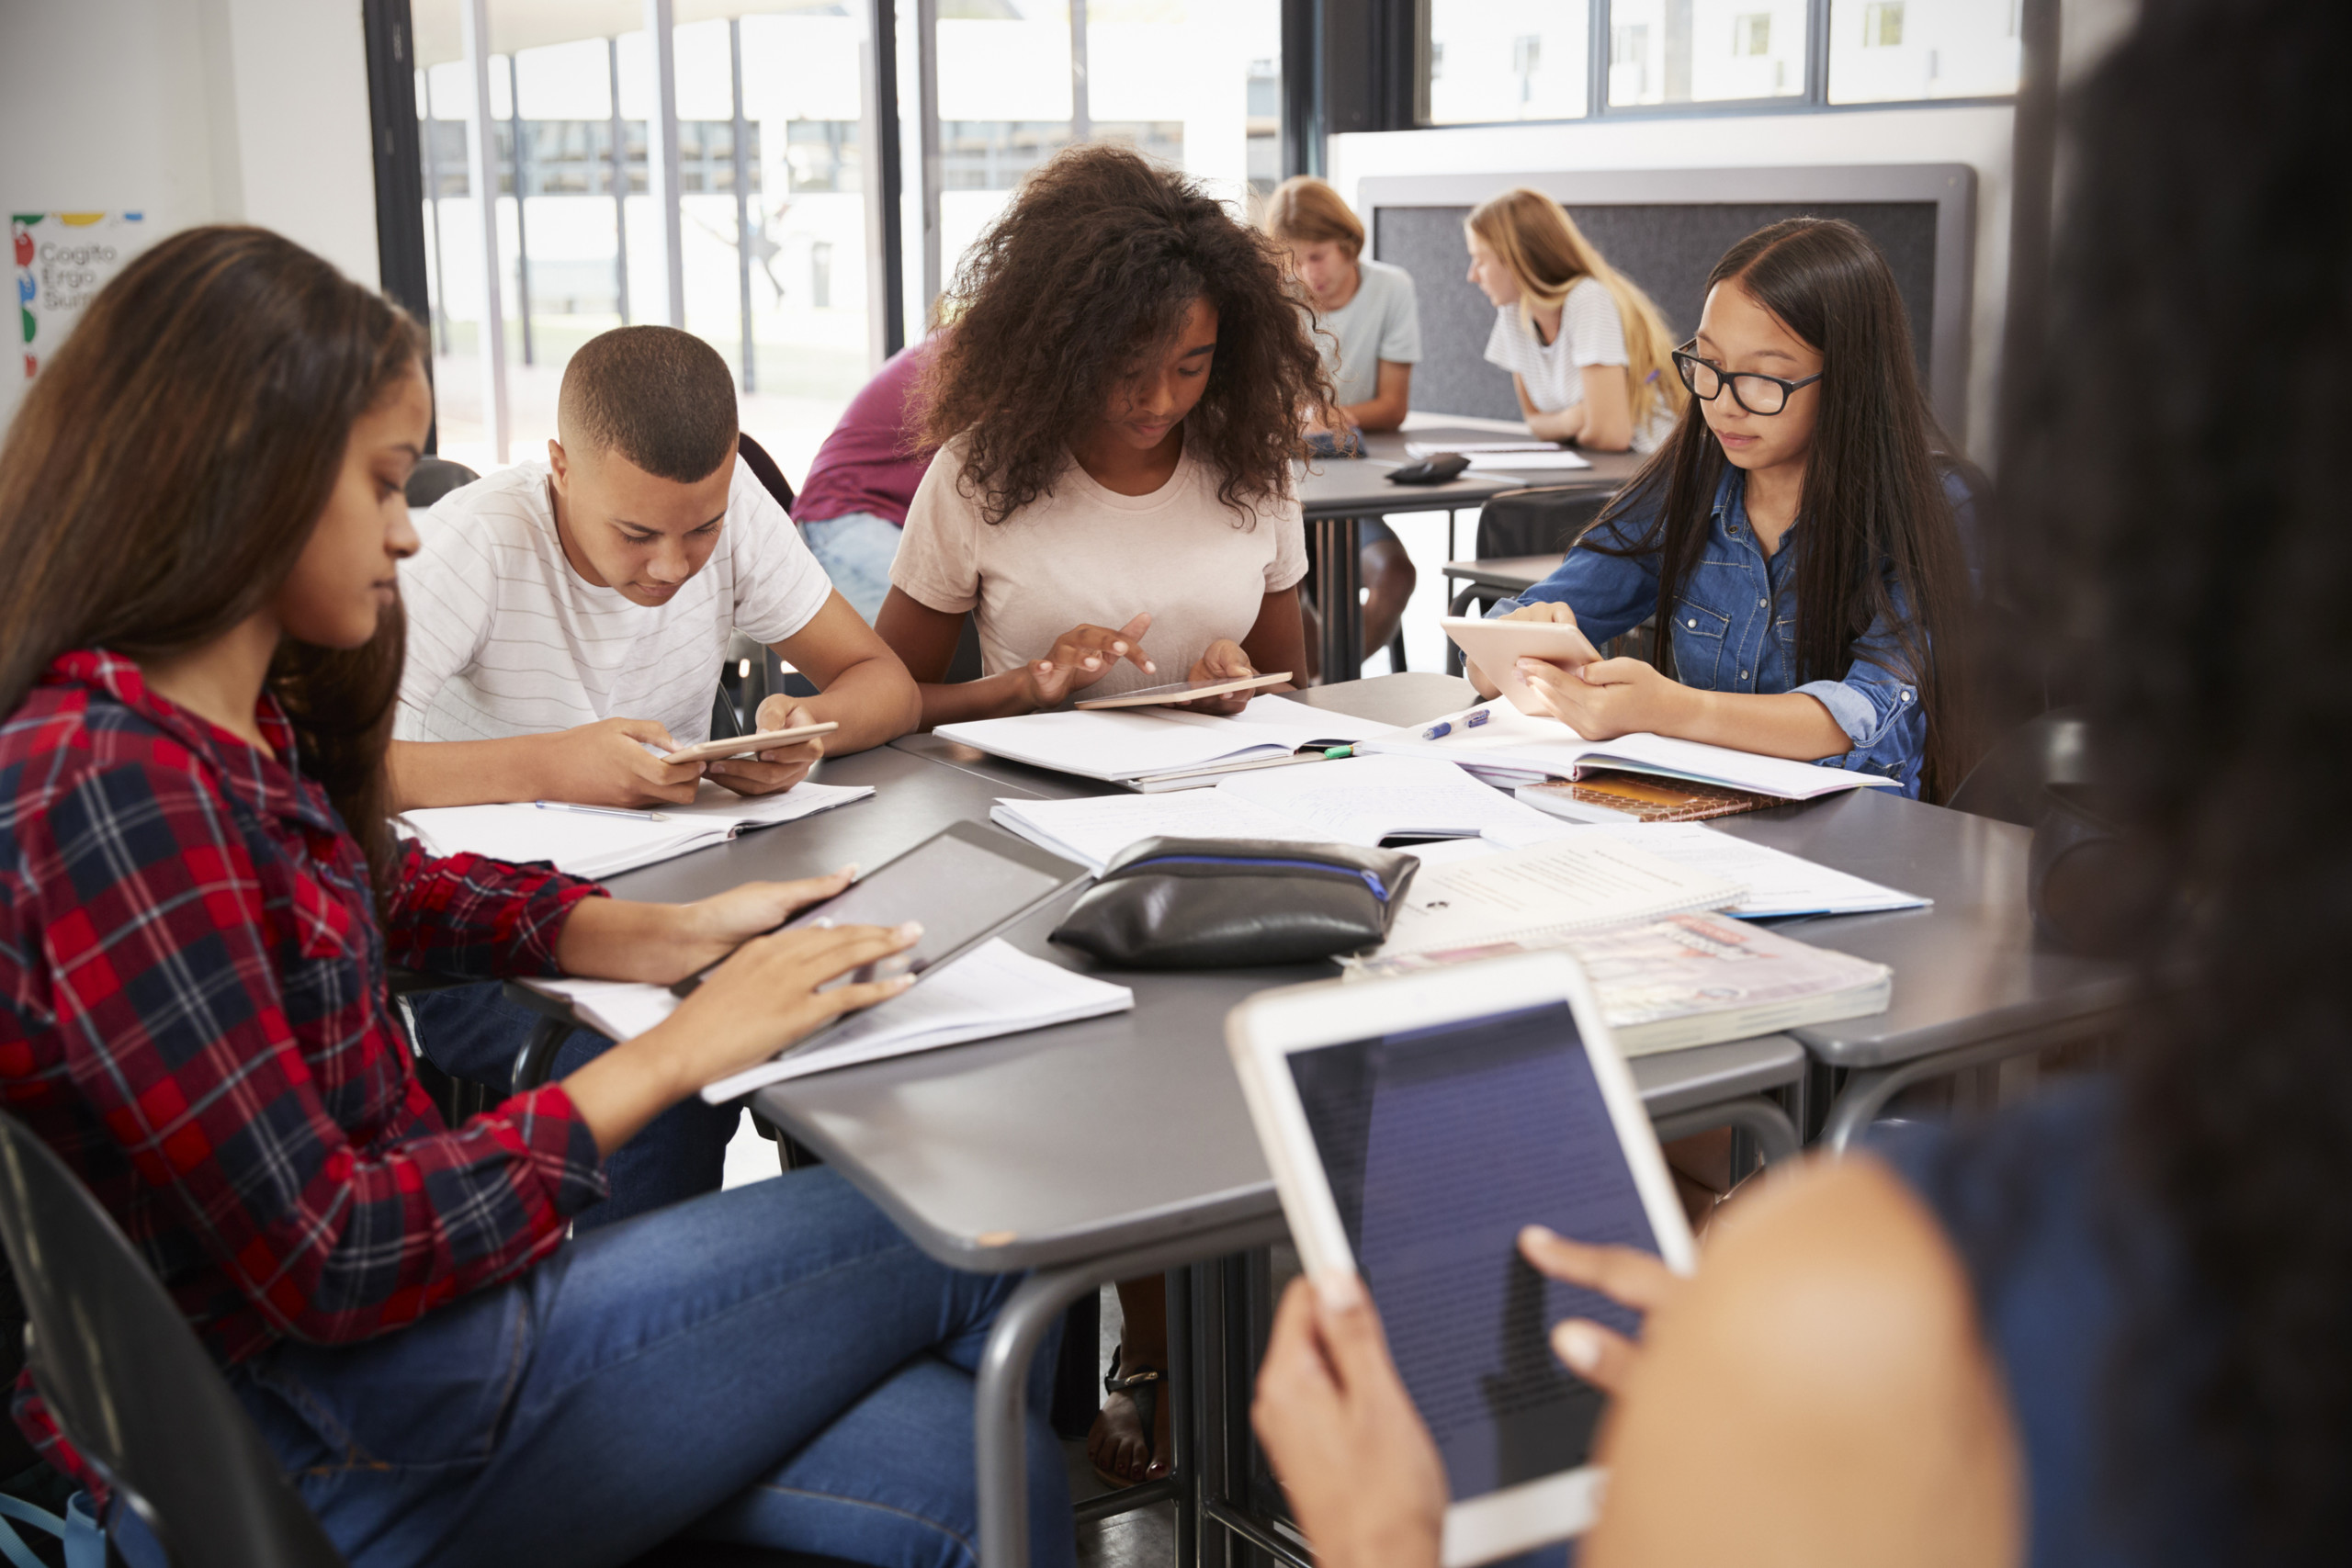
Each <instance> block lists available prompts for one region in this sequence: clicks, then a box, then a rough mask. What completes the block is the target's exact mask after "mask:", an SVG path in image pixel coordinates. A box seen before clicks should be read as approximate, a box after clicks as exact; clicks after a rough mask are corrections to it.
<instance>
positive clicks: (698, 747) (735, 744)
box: [662, 718, 841, 764]
mask: <svg viewBox="0 0 2352 1568" xmlns="http://www.w3.org/2000/svg"><path fill="white" fill-rule="evenodd" d="M839 728H841V726H840V725H839V724H837V723H835V722H834V721H833V720H831V719H830V718H829V719H827V720H825V721H824V722H823V723H821V724H804V725H800V726H798V727H797V728H792V729H763V730H761V731H760V732H759V733H758V734H757V735H736V736H730V737H729V738H728V739H724V740H704V741H700V742H698V743H696V744H695V745H692V746H681V747H679V748H678V749H677V750H675V751H670V752H665V753H664V754H663V755H662V761H664V762H669V763H672V764H675V763H678V762H715V761H718V759H719V758H721V757H756V756H758V755H759V754H760V753H761V752H763V751H772V750H775V749H776V748H777V747H779V746H790V745H792V744H794V743H795V742H796V741H801V740H806V739H809V737H810V736H812V735H831V733H832V732H833V731H834V730H836V729H839Z"/></svg>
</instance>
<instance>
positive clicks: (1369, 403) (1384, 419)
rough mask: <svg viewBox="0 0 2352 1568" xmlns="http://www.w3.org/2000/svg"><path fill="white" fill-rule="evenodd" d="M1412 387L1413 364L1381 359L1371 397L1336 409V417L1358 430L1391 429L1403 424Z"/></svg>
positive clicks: (1410, 400) (1410, 398) (1409, 402)
mask: <svg viewBox="0 0 2352 1568" xmlns="http://www.w3.org/2000/svg"><path fill="white" fill-rule="evenodd" d="M1412 388H1413V367H1411V366H1409V365H1399V364H1398V363H1397V361H1395V360H1393V359H1384V360H1382V361H1381V362H1380V381H1379V384H1378V386H1377V387H1375V388H1374V391H1373V394H1372V397H1371V398H1370V399H1369V400H1366V401H1364V402H1361V403H1350V404H1348V405H1347V406H1345V407H1344V408H1342V409H1340V418H1341V419H1344V420H1346V421H1347V422H1348V423H1350V424H1352V425H1354V426H1355V427H1356V428H1357V429H1358V430H1364V431H1383V430H1394V429H1396V428H1397V426H1398V425H1401V424H1403V423H1405V415H1406V413H1407V412H1408V409H1409V407H1410V404H1411V402H1412Z"/></svg>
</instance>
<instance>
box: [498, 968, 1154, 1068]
mask: <svg viewBox="0 0 2352 1568" xmlns="http://www.w3.org/2000/svg"><path fill="white" fill-rule="evenodd" d="M523 984H525V985H526V986H528V987H531V988H532V989H533V990H535V991H539V992H542V993H544V994H546V995H548V996H551V997H560V998H563V999H564V1000H566V1001H568V1002H570V1003H571V1010H572V1012H573V1013H574V1014H575V1015H576V1016H577V1017H578V1018H579V1019H580V1021H582V1022H583V1023H585V1024H586V1025H588V1027H589V1028H591V1029H594V1030H595V1031H596V1032H599V1033H601V1034H604V1035H606V1036H609V1037H610V1038H612V1039H615V1040H633V1039H635V1038H636V1037H637V1036H639V1035H640V1034H642V1033H644V1032H646V1031H647V1030H649V1029H651V1028H652V1027H653V1026H654V1025H655V1024H657V1023H660V1022H661V1021H662V1020H663V1019H666V1018H668V1017H669V1016H670V1015H671V1014H672V1013H673V1012H674V1011H676V1010H677V1008H678V998H677V997H676V996H675V995H673V993H672V992H671V990H670V988H669V987H667V986H650V985H642V984H639V983H637V982H634V981H628V980H571V979H563V980H526V981H524V982H523ZM1135 1005H1136V994H1135V993H1134V992H1133V991H1131V990H1129V989H1127V987H1125V986H1114V985H1112V984H1110V983H1109V982H1108V981H1105V980H1097V979H1095V978H1093V977H1092V976H1087V975H1080V974H1079V973H1077V972H1076V971H1074V970H1069V969H1065V968H1063V967H1062V966H1061V965H1060V964H1054V963H1050V962H1048V961H1047V960H1046V959H1043V958H1035V957H1032V956H1031V955H1030V954H1028V953H1023V952H1022V951H1021V950H1020V949H1019V948H1017V947H1014V946H1013V945H1012V943H1010V942H1005V941H1003V940H1002V939H999V940H997V941H995V942H984V943H982V944H981V945H980V946H978V947H976V948H974V949H973V950H972V951H971V952H969V953H966V954H965V955H964V956H963V957H961V958H959V959H957V960H956V962H955V963H954V964H950V965H948V967H947V968H945V969H944V970H942V971H941V972H940V973H939V974H937V975H936V976H933V977H932V978H931V979H929V980H927V981H926V982H924V983H923V984H922V985H921V986H918V987H915V988H914V989H913V990H911V991H909V992H907V993H906V995H904V996H901V997H894V998H891V999H890V1000H888V1001H887V1002H884V1003H883V1004H882V1005H881V1006H879V1007H876V1008H871V1009H868V1010H866V1011H865V1012H863V1013H859V1014H857V1015H856V1016H854V1017H853V1018H851V1019H850V1020H849V1021H847V1022H845V1023H844V1024H842V1026H841V1028H839V1029H838V1030H835V1031H833V1032H831V1033H829V1034H827V1035H826V1037H825V1043H823V1044H822V1045H818V1046H813V1047H811V1048H809V1050H806V1051H795V1050H792V1049H790V1048H786V1050H785V1052H784V1053H783V1054H782V1055H778V1056H776V1057H775V1059H774V1060H772V1061H766V1062H763V1063H761V1064H760V1065H759V1066H755V1067H747V1068H745V1069H744V1070H743V1071H741V1072H740V1073H736V1074H734V1075H732V1076H731V1077H724V1078H721V1079H719V1080H718V1082H717V1083H714V1084H710V1085H707V1086H706V1087H705V1088H704V1089H703V1091H702V1097H703V1099H705V1100H708V1101H709V1102H710V1103H711V1104H713V1105H720V1104H724V1103H725V1102H726V1101H728V1100H734V1099H737V1098H739V1097H741V1096H742V1095H746V1094H749V1093H751V1092H752V1090H753V1089H759V1088H761V1087H762V1086H763V1085H766V1084H772V1083H782V1082H783V1081H784V1080H785V1079H786V1078H798V1077H808V1076H809V1074H811V1073H822V1072H830V1071H831V1070H832V1069H833V1068H835V1067H848V1066H855V1065H857V1064H858V1063H860V1062H878V1061H880V1060H881V1059H882V1058H884V1057H886V1056H904V1055H912V1054H913V1053H915V1052H917V1051H931V1050H935V1049H937V1048H938V1047H940V1046H942V1045H960V1044H962V1043H965V1042H966V1041H967V1040H987V1039H989V1038H992V1037H993V1036H996V1035H999V1034H1017V1033H1019V1032H1022V1031H1023V1030H1029V1029H1043V1028H1046V1026H1047V1025H1049V1024H1056V1023H1068V1022H1070V1021H1073V1020H1076V1019H1081V1018H1096V1017H1100V1016H1101V1015H1103V1014H1104V1013H1113V1012H1125V1011H1126V1010H1128V1009H1129V1008H1132V1007H1133V1006H1135Z"/></svg>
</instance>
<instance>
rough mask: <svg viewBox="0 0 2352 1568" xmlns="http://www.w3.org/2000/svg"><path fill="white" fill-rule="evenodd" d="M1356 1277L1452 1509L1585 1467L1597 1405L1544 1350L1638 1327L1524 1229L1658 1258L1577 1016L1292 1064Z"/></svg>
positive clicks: (1410, 1037)
mask: <svg viewBox="0 0 2352 1568" xmlns="http://www.w3.org/2000/svg"><path fill="white" fill-rule="evenodd" d="M1287 1059H1288V1062H1289V1064H1290V1071H1291V1075H1292V1080H1293V1082H1294V1083H1295V1084H1296V1086H1297V1088H1298V1096H1299V1100H1300V1101H1301V1102H1302V1103H1303V1105H1304V1106H1305V1109H1306V1122H1307V1125H1308V1127H1309V1128H1310V1129H1311V1130H1312V1131H1313V1134H1314V1136H1315V1147H1316V1153H1317V1156H1318V1157H1319V1159H1320V1162H1321V1164H1322V1167H1323V1170H1324V1174H1325V1176H1326V1177H1327V1178H1328V1179H1329V1182H1330V1187H1331V1195H1332V1197H1333V1199H1334V1200H1335V1201H1337V1204H1338V1207H1339V1211H1340V1223H1341V1224H1343V1225H1344V1227H1345V1228H1346V1230H1347V1235H1348V1244H1349V1246H1350V1247H1351V1248H1352V1249H1353V1250H1354V1253H1355V1258H1356V1267H1357V1269H1358V1270H1359V1271H1360V1272H1361V1273H1362V1274H1363V1280H1364V1284H1365V1287H1366V1288H1367V1289H1368V1290H1370V1291H1371V1292H1372V1299H1373V1301H1374V1303H1376V1304H1377V1305H1378V1306H1379V1308H1380V1314H1381V1320H1382V1322H1383V1323H1384V1324H1385V1325H1386V1327H1387V1330H1388V1344H1389V1348H1390V1350H1391V1351H1392V1352H1393V1353H1394V1355H1395V1357H1396V1359H1397V1371H1398V1372H1399V1373H1400V1374H1401V1375H1402V1376H1403V1378H1404V1380H1405V1386H1406V1387H1407V1388H1408V1390H1410V1391H1411V1393H1412V1395H1413V1403H1414V1404H1416V1405H1417V1406H1419V1409H1420V1413H1421V1418H1422V1419H1423V1420H1424V1421H1426V1422H1427V1423H1428V1424H1429V1428H1430V1436H1431V1437H1433V1438H1435V1439H1436V1441H1437V1445H1438V1449H1439V1450H1440V1451H1441V1452H1442V1453H1443V1454H1444V1456H1445V1468H1446V1475H1447V1477H1448V1478H1449V1480H1450V1481H1451V1483H1452V1485H1453V1497H1454V1500H1455V1501H1457V1502H1459V1501H1462V1500H1464V1499H1465V1498H1470V1497H1476V1496H1481V1495H1485V1494H1487V1493H1489V1492H1494V1491H1498V1490H1499V1489H1501V1488H1503V1487H1506V1486H1513V1485H1517V1484H1519V1483H1521V1482H1527V1481H1534V1480H1538V1479H1540V1478H1542V1477H1544V1476H1547V1475H1553V1474H1555V1473H1557V1472H1562V1471H1569V1470H1575V1469H1577V1468H1578V1467H1579V1466H1581V1465H1582V1464H1583V1463H1585V1461H1586V1459H1587V1456H1588V1454H1589V1451H1590V1450H1591V1446H1592V1435H1593V1428H1594V1427H1595V1426H1596V1425H1597V1424H1598V1422H1599V1420H1600V1412H1601V1404H1602V1396H1601V1394H1600V1391H1599V1390H1597V1389H1595V1388H1593V1387H1592V1386H1591V1385H1590V1384H1589V1383H1587V1382H1584V1381H1583V1380H1581V1379H1579V1378H1577V1377H1576V1376H1575V1375H1573V1374H1572V1373H1570V1372H1569V1371H1566V1369H1565V1368H1564V1367H1562V1366H1561V1364H1560V1363H1559V1361H1558V1359H1555V1357H1554V1356H1553V1354H1552V1348H1551V1346H1550V1344H1549V1343H1548V1342H1547V1339H1546V1335H1547V1334H1548V1333H1549V1331H1550V1329H1551V1327H1552V1325H1555V1324H1556V1323H1558V1322H1560V1321H1561V1320H1562V1319H1563V1318H1568V1317H1589V1318H1592V1319H1594V1320H1595V1321H1597V1322H1600V1323H1605V1324H1607V1325H1610V1326H1611V1327H1613V1328H1616V1329H1618V1330H1620V1331H1622V1332H1623V1333H1626V1334H1628V1335H1631V1334H1634V1333H1635V1332H1637V1331H1638V1328H1639V1318H1638V1316H1637V1315H1636V1314H1634V1313H1633V1312H1632V1311H1630V1310H1629V1309H1627V1308H1625V1307H1622V1306H1619V1305H1618V1304H1617V1303H1614V1302H1611V1301H1610V1300H1608V1299H1607V1298H1606V1297H1603V1296H1600V1295H1596V1294H1594V1293H1593V1292H1589V1291H1586V1290H1582V1289H1579V1288H1577V1287H1575V1286H1571V1285H1564V1284H1559V1283H1556V1282H1555V1281H1552V1280H1546V1279H1545V1278H1544V1276H1543V1275H1541V1274H1539V1273H1537V1272H1536V1271H1535V1269H1533V1268H1532V1267H1531V1266H1530V1265H1529V1264H1528V1263H1527V1262H1526V1261H1525V1260H1523V1259H1522V1258H1521V1257H1520V1256H1519V1251H1518V1238H1519V1231H1520V1228H1521V1226H1522V1225H1526V1224H1545V1225H1549V1226H1551V1227H1552V1229H1554V1230H1555V1231H1557V1232H1558V1233H1560V1234H1561V1235H1566V1236H1573V1237H1575V1238H1576V1239H1577V1240H1579V1241H1588V1242H1613V1243H1616V1244H1619V1245H1621V1246H1626V1247H1640V1248H1642V1249H1643V1250H1644V1251H1646V1252H1656V1251H1657V1240H1656V1238H1655V1235H1654V1234H1653V1233H1652V1231H1651V1229H1650V1223H1649V1217H1648V1215H1647V1214H1646V1213H1645V1212H1644V1210H1643V1207H1642V1200H1641V1196H1640V1194H1639V1192H1638V1191H1637V1190H1636V1189H1635V1187H1634V1175H1633V1171H1632V1169H1631V1168H1630V1167H1629V1166H1628V1165H1627V1163H1626V1160H1625V1155H1624V1150H1623V1147H1622V1145H1620V1144H1619V1142H1618V1139H1617V1133H1616V1128H1615V1127H1614V1125H1613V1124H1612V1123H1611V1121H1610V1119H1609V1110H1608V1107H1607V1105H1606V1104H1604V1103H1603V1101H1602V1100H1601V1095H1600V1084H1599V1083H1598V1082H1597V1081H1596V1080H1595V1079H1594V1077H1593V1073H1592V1065H1591V1063H1590V1061H1589V1059H1588V1058H1587V1057H1586V1055H1585V1051H1584V1045H1583V1042H1582V1039H1581V1036H1580V1035H1579V1033H1578V1031H1577V1023H1576V1019H1575V1017H1574V1016H1573V1015H1572V1014H1571V1013H1570V1012H1569V1010H1568V1007H1567V1004H1566V1003H1565V1002H1553V1003H1548V1004H1546V1005H1544V1006H1541V1007H1535V1008H1529V1009H1524V1010H1518V1011H1512V1012H1507V1013H1499V1014H1496V1015H1493V1016H1491V1017H1487V1018H1481V1019H1472V1020H1468V1021H1461V1022H1455V1023H1449V1024H1446V1025H1443V1026H1442V1027H1440V1028H1435V1029H1428V1030H1419V1031H1415V1032H1408V1033H1398V1034H1390V1035H1384V1036H1380V1037H1378V1038H1375V1039H1371V1040H1358V1041H1351V1042H1348V1043H1344V1044H1340V1045H1326V1046H1321V1047H1318V1048H1316V1049H1313V1050H1305V1051H1295V1052H1292V1053H1291V1054H1290V1055H1289V1056H1288V1058H1287Z"/></svg>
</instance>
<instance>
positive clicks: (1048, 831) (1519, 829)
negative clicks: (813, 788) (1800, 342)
mask: <svg viewBox="0 0 2352 1568" xmlns="http://www.w3.org/2000/svg"><path fill="white" fill-rule="evenodd" d="M989 818H991V819H992V820H993V821H995V822H996V823H997V824H998V825H999V826H1001V827H1004V828H1008V829H1012V831H1013V832H1016V833H1018V834H1020V835H1021V836H1022V837H1023V838H1024V839H1027V840H1030V841H1031V842H1033V843H1036V844H1041V845H1043V846H1044V847H1045V848H1046V849H1049V850H1051V851H1053V852H1055V853H1056V854H1058V855H1068V856H1069V858H1070V859H1072V860H1076V861H1081V862H1083V863H1086V864H1088V865H1090V866H1092V867H1093V868H1094V870H1095V871H1096V872H1097V873H1098V874H1099V873H1101V871H1102V870H1103V867H1104V866H1105V865H1107V864H1108V863H1110V861H1111V860H1112V858H1113V857H1114V856H1115V855H1116V854H1118V852H1120V851H1121V850H1124V849H1125V848H1126V847H1127V846H1128V845H1129V844H1133V843H1136V842H1139V841H1140V840H1145V839H1150V838H1170V839H1262V840H1275V841H1278V842H1284V843H1307V844H1360V845H1363V846H1366V847H1370V846H1372V845H1375V844H1378V843H1380V842H1381V841H1382V840H1385V839H1391V838H1408V839H1446V838H1476V837H1477V836H1478V835H1479V834H1481V833H1485V834H1487V835H1490V836H1495V837H1498V838H1499V837H1500V835H1502V834H1504V833H1516V834H1518V835H1521V836H1522V837H1524V838H1525V839H1526V840H1527V841H1528V842H1530V843H1532V842H1535V841H1537V840H1539V839H1541V838H1543V837H1544V836H1545V835H1544V829H1546V828H1547V827H1549V826H1551V825H1552V824H1553V820H1554V819H1553V818H1549V817H1546V816H1544V814H1543V813H1542V812H1540V811H1536V810H1533V809H1532V808H1531V807H1525V806H1521V804H1520V803H1519V802H1518V801H1515V800H1513V799H1511V798H1510V796H1509V795H1503V794H1501V793H1499V792H1498V791H1496V790H1491V789H1488V788H1487V786H1486V785H1485V784H1479V783H1478V782H1477V781H1476V780H1475V779H1473V778H1471V777H1470V776H1469V775H1468V774H1467V773H1464V772H1463V771H1462V770H1461V769H1459V768H1456V767H1454V766H1453V765H1452V764H1451V763H1447V762H1440V761H1432V760H1430V759H1429V758H1425V757H1359V758H1352V759H1347V760H1343V761H1332V762H1317V763H1315V764H1313V765H1311V766H1306V767H1297V768H1275V769H1269V770H1265V771H1261V772H1253V773H1234V774H1231V775H1229V776H1228V777H1227V778H1225V779H1224V780H1223V781H1221V782H1220V783H1219V784H1217V786H1216V788H1215V789H1196V790H1187V791H1185V792H1183V793H1182V794H1181V795H1097V796H1094V797H1092V798H1090V799H1083V800H1000V801H998V802H997V803H996V806H995V807H994V809H992V810H991V811H990V812H989Z"/></svg>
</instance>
